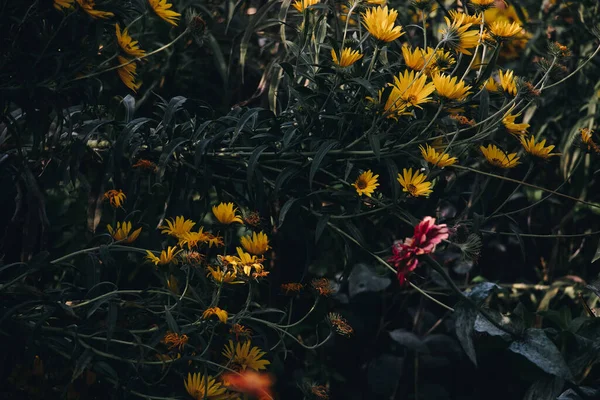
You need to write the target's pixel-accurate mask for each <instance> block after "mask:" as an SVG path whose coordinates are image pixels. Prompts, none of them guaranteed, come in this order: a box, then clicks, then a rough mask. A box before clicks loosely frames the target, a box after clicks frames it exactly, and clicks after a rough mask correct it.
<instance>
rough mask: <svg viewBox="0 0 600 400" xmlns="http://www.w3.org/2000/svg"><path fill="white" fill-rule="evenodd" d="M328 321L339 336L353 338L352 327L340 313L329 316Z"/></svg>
mask: <svg viewBox="0 0 600 400" xmlns="http://www.w3.org/2000/svg"><path fill="white" fill-rule="evenodd" d="M327 320H328V321H329V323H330V324H331V327H332V328H333V330H334V331H335V332H336V333H337V334H338V335H342V336H352V334H353V333H354V329H353V328H352V326H350V324H349V323H348V321H346V320H345V319H344V318H342V316H341V315H340V314H338V313H329V314H327Z"/></svg>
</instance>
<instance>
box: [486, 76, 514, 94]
mask: <svg viewBox="0 0 600 400" xmlns="http://www.w3.org/2000/svg"><path fill="white" fill-rule="evenodd" d="M483 86H484V87H485V89H486V90H487V91H488V92H492V93H494V92H499V91H500V86H498V83H497V82H496V80H495V79H494V77H492V76H490V77H489V78H488V79H487V80H486V81H485V83H484V85H483ZM515 89H516V87H515Z"/></svg>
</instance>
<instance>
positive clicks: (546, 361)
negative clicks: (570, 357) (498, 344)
mask: <svg viewBox="0 0 600 400" xmlns="http://www.w3.org/2000/svg"><path fill="white" fill-rule="evenodd" d="M508 350H510V351H512V352H513V353H515V354H519V355H522V356H523V357H525V358H526V359H528V360H529V361H530V362H532V363H533V364H535V365H536V366H537V367H538V368H540V369H541V370H542V371H544V372H546V373H548V374H550V375H554V376H558V377H560V378H564V379H570V378H571V371H569V367H568V366H567V363H566V362H565V359H564V358H563V356H562V354H561V353H560V351H559V350H558V348H557V347H556V345H555V344H554V342H552V340H550V339H549V338H548V336H546V333H545V332H544V331H543V330H542V329H536V328H530V329H527V330H526V331H525V337H524V338H523V339H522V340H516V341H514V342H512V343H511V344H510V346H509V347H508Z"/></svg>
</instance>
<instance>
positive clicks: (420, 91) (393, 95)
mask: <svg viewBox="0 0 600 400" xmlns="http://www.w3.org/2000/svg"><path fill="white" fill-rule="evenodd" d="M434 90H435V86H434V85H433V83H431V82H430V83H427V76H425V75H421V76H420V77H418V78H416V79H415V72H414V71H410V72H409V71H408V70H405V71H404V73H403V74H399V75H398V76H397V77H396V76H395V77H394V83H393V84H392V91H391V92H390V95H389V96H388V99H387V101H386V103H385V106H384V109H385V111H386V112H387V113H389V115H388V117H391V118H395V117H396V115H402V114H406V113H407V109H408V108H409V107H418V108H421V107H420V106H419V104H423V103H428V102H430V101H431V97H429V95H430V94H431V93H433V91H434ZM382 93H383V89H382V90H380V92H379V100H380V101H381V95H382Z"/></svg>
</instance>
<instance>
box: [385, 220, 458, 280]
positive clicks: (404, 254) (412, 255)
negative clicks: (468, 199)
mask: <svg viewBox="0 0 600 400" xmlns="http://www.w3.org/2000/svg"><path fill="white" fill-rule="evenodd" d="M448 236H449V231H448V226H447V225H446V224H440V225H436V224H435V218H432V217H425V218H423V221H421V222H419V223H418V224H417V226H415V231H414V234H413V237H411V238H406V239H404V242H402V241H400V240H397V241H396V242H394V245H393V246H392V256H391V257H390V258H388V262H390V263H392V264H394V266H395V267H396V270H397V271H398V274H397V276H398V281H399V282H400V284H401V285H403V284H404V283H405V282H406V275H408V274H409V273H410V272H412V271H414V270H415V269H416V268H417V267H418V266H419V260H418V258H417V256H418V255H423V254H429V253H433V252H434V251H435V247H436V246H437V245H438V244H439V243H441V242H442V240H445V239H448Z"/></svg>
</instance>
